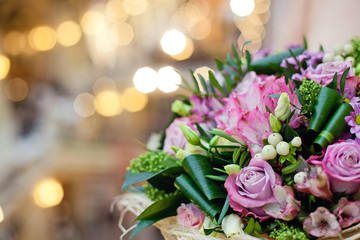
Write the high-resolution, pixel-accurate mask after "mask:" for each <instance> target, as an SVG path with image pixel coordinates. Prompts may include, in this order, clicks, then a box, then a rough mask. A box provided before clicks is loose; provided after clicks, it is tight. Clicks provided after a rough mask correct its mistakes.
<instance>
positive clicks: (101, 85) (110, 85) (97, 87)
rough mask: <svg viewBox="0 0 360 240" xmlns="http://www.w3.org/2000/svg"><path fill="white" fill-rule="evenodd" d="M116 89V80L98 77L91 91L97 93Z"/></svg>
mask: <svg viewBox="0 0 360 240" xmlns="http://www.w3.org/2000/svg"><path fill="white" fill-rule="evenodd" d="M108 90H109V91H117V85H116V82H115V81H114V80H113V79H111V78H108V77H101V78H98V79H97V80H96V81H95V83H94V85H93V92H94V93H95V94H98V93H100V92H103V91H108Z"/></svg>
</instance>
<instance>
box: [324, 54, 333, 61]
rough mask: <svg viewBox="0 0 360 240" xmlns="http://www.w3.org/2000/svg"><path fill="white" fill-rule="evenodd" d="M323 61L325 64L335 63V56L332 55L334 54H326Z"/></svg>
mask: <svg viewBox="0 0 360 240" xmlns="http://www.w3.org/2000/svg"><path fill="white" fill-rule="evenodd" d="M322 61H323V62H332V61H334V54H332V53H325V54H324V57H323V59H322Z"/></svg>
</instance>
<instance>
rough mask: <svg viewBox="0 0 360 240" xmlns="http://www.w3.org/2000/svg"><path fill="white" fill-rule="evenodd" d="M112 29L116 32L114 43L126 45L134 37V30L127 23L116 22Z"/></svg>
mask: <svg viewBox="0 0 360 240" xmlns="http://www.w3.org/2000/svg"><path fill="white" fill-rule="evenodd" d="M114 30H115V32H116V34H117V38H116V43H117V44H118V45H119V46H125V45H128V44H129V43H131V41H132V40H133V38H134V30H133V28H132V26H131V25H130V24H128V23H124V22H121V23H118V24H117V25H116V26H115V29H114Z"/></svg>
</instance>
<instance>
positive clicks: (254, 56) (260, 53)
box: [251, 47, 274, 62]
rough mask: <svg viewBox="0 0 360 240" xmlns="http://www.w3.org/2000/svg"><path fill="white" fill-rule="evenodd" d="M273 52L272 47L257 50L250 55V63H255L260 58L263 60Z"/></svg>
mask: <svg viewBox="0 0 360 240" xmlns="http://www.w3.org/2000/svg"><path fill="white" fill-rule="evenodd" d="M273 51H274V47H269V48H265V49H262V50H259V51H257V52H255V53H253V54H252V56H251V57H252V61H254V62H255V61H257V60H259V59H261V58H264V57H266V56H268V55H270V54H271V53H272V52H273Z"/></svg>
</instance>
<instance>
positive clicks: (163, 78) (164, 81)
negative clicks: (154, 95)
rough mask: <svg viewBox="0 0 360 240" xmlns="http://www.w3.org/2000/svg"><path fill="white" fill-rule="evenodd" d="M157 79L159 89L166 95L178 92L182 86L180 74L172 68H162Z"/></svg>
mask: <svg viewBox="0 0 360 240" xmlns="http://www.w3.org/2000/svg"><path fill="white" fill-rule="evenodd" d="M157 77H158V78H157V87H158V88H159V89H160V90H161V91H163V92H166V93H168V92H173V91H175V90H177V89H178V88H179V84H181V76H180V74H178V73H177V72H176V71H175V70H174V68H172V67H170V66H167V67H163V68H160V69H159V71H158V73H157Z"/></svg>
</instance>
